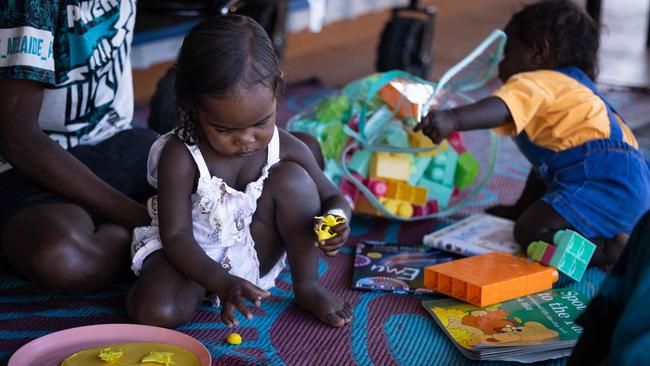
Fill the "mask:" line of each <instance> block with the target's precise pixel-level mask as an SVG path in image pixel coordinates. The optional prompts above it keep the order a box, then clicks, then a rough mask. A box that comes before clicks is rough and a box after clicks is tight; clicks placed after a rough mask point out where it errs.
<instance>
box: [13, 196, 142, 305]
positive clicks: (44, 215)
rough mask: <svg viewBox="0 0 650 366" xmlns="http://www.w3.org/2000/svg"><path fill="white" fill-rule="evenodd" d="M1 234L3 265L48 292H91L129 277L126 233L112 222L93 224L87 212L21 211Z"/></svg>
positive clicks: (50, 206) (67, 208) (40, 207)
mask: <svg viewBox="0 0 650 366" xmlns="http://www.w3.org/2000/svg"><path fill="white" fill-rule="evenodd" d="M1 234H2V239H1V240H0V243H2V244H1V245H2V252H3V254H4V257H5V259H6V260H7V262H8V264H9V265H10V266H11V267H13V268H14V269H15V270H16V271H17V272H18V273H19V274H20V275H22V276H24V277H26V278H27V279H29V280H30V281H33V282H34V283H36V284H37V285H40V286H42V287H44V288H46V289H49V290H51V291H55V292H63V293H84V292H90V291H95V290H99V289H102V288H104V287H106V286H108V285H110V284H111V283H113V282H114V281H115V280H116V279H117V278H118V277H120V276H123V275H124V274H125V273H128V272H127V269H128V267H127V264H128V263H129V245H130V240H131V233H130V231H128V230H126V229H125V228H123V227H121V226H118V225H113V224H102V225H98V226H95V224H94V223H93V221H92V219H91V217H90V216H89V214H88V213H87V212H86V210H84V209H83V208H82V207H80V206H77V205H74V204H70V203H43V204H35V205H32V206H28V207H26V208H23V209H21V210H19V211H18V212H16V213H15V214H14V215H13V216H12V217H11V219H9V221H8V222H7V225H6V226H5V227H4V230H3V231H2V233H1Z"/></svg>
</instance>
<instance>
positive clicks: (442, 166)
mask: <svg viewBox="0 0 650 366" xmlns="http://www.w3.org/2000/svg"><path fill="white" fill-rule="evenodd" d="M456 165H458V153H457V152H456V150H454V149H453V148H452V147H450V146H447V148H446V149H444V150H442V151H440V152H439V153H438V154H437V155H436V156H434V157H432V159H431V164H430V165H429V168H428V170H427V172H426V174H425V178H426V179H428V180H431V181H434V182H436V183H439V184H442V185H444V186H447V187H453V186H454V179H455V174H456Z"/></svg>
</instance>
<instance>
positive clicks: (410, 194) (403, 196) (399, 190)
mask: <svg viewBox="0 0 650 366" xmlns="http://www.w3.org/2000/svg"><path fill="white" fill-rule="evenodd" d="M428 195H429V191H428V190H427V189H426V188H422V187H418V186H412V185H410V184H407V183H405V182H400V181H395V180H388V188H387V190H386V194H385V195H384V196H385V197H386V198H391V199H394V200H398V201H404V202H408V203H412V204H414V205H416V206H424V205H426V204H427V196H428Z"/></svg>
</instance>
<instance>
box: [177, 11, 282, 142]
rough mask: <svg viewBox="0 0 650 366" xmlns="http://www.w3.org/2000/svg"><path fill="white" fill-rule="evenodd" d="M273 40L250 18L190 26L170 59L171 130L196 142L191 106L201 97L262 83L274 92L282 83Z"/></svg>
mask: <svg viewBox="0 0 650 366" xmlns="http://www.w3.org/2000/svg"><path fill="white" fill-rule="evenodd" d="M279 64H280V63H279V60H278V57H277V55H276V54H275V51H274V49H273V43H272V42H271V40H270V39H269V36H268V35H267V33H266V31H265V30H264V28H262V27H261V26H260V25H259V24H257V22H255V21H254V20H253V19H252V18H249V17H246V16H241V15H223V16H215V17H212V18H208V19H205V20H203V21H202V22H200V23H199V24H197V25H195V26H194V27H193V28H192V29H191V30H190V31H189V32H188V34H187V35H186V36H185V39H184V40H183V45H182V46H181V50H180V52H179V55H178V61H177V63H176V79H175V84H174V89H175V92H176V106H177V114H178V116H177V117H178V122H179V124H178V127H176V130H175V131H176V133H177V134H178V136H179V137H180V138H181V139H182V140H183V141H184V142H185V143H187V144H190V145H194V144H197V143H199V141H200V137H201V135H202V132H201V131H200V129H199V128H197V124H198V122H197V121H196V116H195V113H193V112H192V110H193V108H191V107H192V106H195V105H196V103H198V101H199V99H200V97H201V96H205V95H209V96H210V97H213V98H217V99H227V98H232V97H235V96H236V95H237V93H238V92H243V91H245V90H247V89H250V88H253V87H255V86H258V85H262V86H265V87H268V88H270V89H271V90H273V92H274V94H275V95H277V94H278V93H279V91H280V90H281V89H282V88H283V87H284V82H283V80H282V73H281V71H280V65H279Z"/></svg>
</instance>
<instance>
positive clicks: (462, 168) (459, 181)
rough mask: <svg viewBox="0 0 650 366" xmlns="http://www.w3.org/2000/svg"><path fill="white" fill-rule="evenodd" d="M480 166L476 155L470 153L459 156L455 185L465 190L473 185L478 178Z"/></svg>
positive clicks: (466, 152)
mask: <svg viewBox="0 0 650 366" xmlns="http://www.w3.org/2000/svg"><path fill="white" fill-rule="evenodd" d="M478 171H479V164H478V161H477V160H476V158H475V157H474V155H472V153H470V152H469V151H465V152H464V153H462V154H460V155H458V165H457V166H456V175H455V176H454V183H455V184H456V187H458V189H465V188H467V187H469V186H470V185H472V183H474V181H475V180H476V177H477V176H478Z"/></svg>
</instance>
